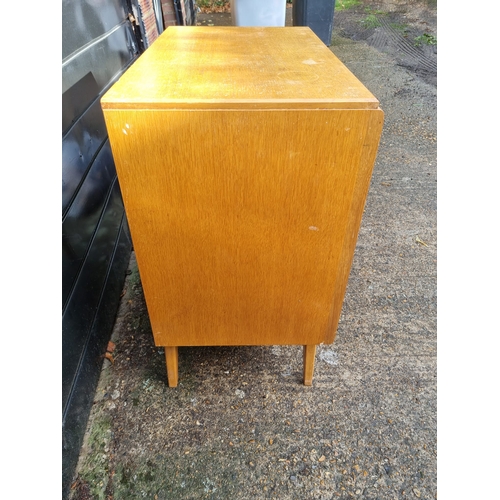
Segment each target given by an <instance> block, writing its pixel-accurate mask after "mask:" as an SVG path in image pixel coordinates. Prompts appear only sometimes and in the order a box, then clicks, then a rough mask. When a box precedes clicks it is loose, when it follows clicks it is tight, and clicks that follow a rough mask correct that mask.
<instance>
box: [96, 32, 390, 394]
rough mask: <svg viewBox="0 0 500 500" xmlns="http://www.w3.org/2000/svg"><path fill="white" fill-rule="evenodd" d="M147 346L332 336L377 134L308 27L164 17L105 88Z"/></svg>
mask: <svg viewBox="0 0 500 500" xmlns="http://www.w3.org/2000/svg"><path fill="white" fill-rule="evenodd" d="M101 105H102V108H103V111H104V115H105V119H106V125H107V128H108V133H109V138H110V142H111V147H112V151H113V155H114V158H115V163H116V168H117V172H118V179H119V182H120V187H121V190H122V195H123V199H124V204H125V209H126V213H127V217H128V221H129V225H130V230H131V235H132V239H133V243H134V250H135V253H136V257H137V263H138V268H139V272H140V276H141V280H142V284H143V288H144V294H145V299H146V303H147V308H148V313H149V316H150V321H151V326H152V329H153V334H154V339H155V342H156V345H158V346H164V347H165V353H166V362H167V372H168V381H169V385H170V386H176V385H177V381H178V375H177V371H178V369H177V355H178V350H177V348H178V346H195V345H196V346H201V345H278V344H288V345H303V346H304V383H305V384H306V385H310V384H311V383H312V378H313V368H314V356H315V349H316V345H318V344H320V343H331V342H333V340H334V337H335V333H336V329H337V323H338V320H339V316H340V313H341V308H342V302H343V298H344V292H345V289H346V285H347V280H348V276H349V272H350V267H351V263H352V258H353V254H354V248H355V245H356V239H357V235H358V230H359V226H360V222H361V216H362V212H363V208H364V204H365V200H366V196H367V193H368V187H369V184H370V178H371V173H372V169H373V164H374V161H375V157H376V152H377V148H378V143H379V139H380V135H381V131H382V124H383V112H382V111H381V110H380V109H379V103H378V101H377V99H376V98H375V97H374V96H373V95H372V94H371V93H370V92H369V91H368V90H367V89H366V88H365V87H364V86H363V85H362V84H361V83H360V82H359V81H358V80H357V79H356V78H355V77H354V75H353V74H352V73H351V72H350V71H349V70H348V69H347V68H346V67H345V66H344V65H343V64H342V63H341V62H340V61H339V60H338V59H337V57H336V56H335V55H334V54H333V53H332V52H331V51H330V50H329V49H328V48H327V47H326V46H325V45H324V44H323V43H322V42H321V41H320V40H319V38H317V37H316V36H315V35H314V34H313V32H312V31H311V30H310V29H309V28H307V27H294V28H241V27H170V28H168V29H167V30H165V32H164V33H163V34H162V35H161V36H160V37H159V38H158V39H157V40H156V41H155V43H154V44H153V45H152V46H151V47H150V48H149V49H148V50H147V51H146V52H145V53H144V54H143V55H142V56H141V57H140V58H139V59H138V61H137V62H136V63H135V64H134V65H133V66H132V67H131V68H129V69H128V71H127V72H125V74H124V75H123V76H122V78H121V79H120V80H119V81H118V82H116V83H115V84H114V85H113V86H112V88H111V89H110V90H109V91H108V92H107V93H106V95H105V96H104V97H103V98H102V101H101Z"/></svg>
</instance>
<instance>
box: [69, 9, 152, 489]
mask: <svg viewBox="0 0 500 500" xmlns="http://www.w3.org/2000/svg"><path fill="white" fill-rule="evenodd" d="M62 7H63V8H62V92H63V94H62V253H63V262H62V266H63V268H62V270H63V272H62V275H63V280H62V354H63V356H62V393H63V400H62V413H63V415H62V431H63V432H62V438H63V498H65V497H66V496H67V493H68V489H69V484H70V481H71V479H72V475H73V473H74V470H75V467H76V463H77V460H78V455H79V451H80V447H81V442H82V438H83V434H84V431H85V427H86V423H87V419H88V415H89V412H90V407H91V404H92V400H93V397H94V391H95V387H96V384H97V381H98V378H99V373H100V369H101V366H102V360H103V354H104V353H105V351H106V345H107V342H108V340H109V336H110V333H111V330H112V327H113V323H114V319H115V315H116V311H117V307H118V304H119V299H120V292H121V289H122V286H123V282H124V278H125V271H126V268H127V265H128V261H129V258H130V252H131V246H132V245H131V240H130V235H129V232H128V227H127V220H126V217H125V213H124V209H123V203H122V198H121V193H120V188H119V185H118V181H117V178H116V172H115V166H114V162H113V156H112V154H111V149H110V146H109V141H108V136H107V132H106V127H105V125H104V119H103V114H102V111H101V107H100V102H99V100H100V97H101V96H102V94H103V93H104V92H105V91H106V90H107V89H108V88H109V87H110V85H111V84H112V83H113V82H114V81H115V80H116V79H117V78H118V77H119V76H120V75H121V74H122V73H123V71H124V70H125V69H126V68H127V67H128V66H129V65H130V64H131V63H132V62H133V61H134V60H135V59H136V58H137V57H138V56H139V55H140V53H141V52H142V50H143V49H144V47H143V45H144V44H146V45H147V40H146V41H144V38H145V37H144V33H143V32H142V33H141V27H142V28H143V26H144V24H142V25H141V23H140V22H139V21H140V14H141V13H140V12H137V10H138V9H137V8H135V9H132V4H131V3H129V1H128V0H63V4H62ZM133 10H135V11H136V12H135V16H134V12H133ZM142 31H143V30H142Z"/></svg>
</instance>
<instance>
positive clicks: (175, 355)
mask: <svg viewBox="0 0 500 500" xmlns="http://www.w3.org/2000/svg"><path fill="white" fill-rule="evenodd" d="M165 362H166V365H167V379H168V386H169V387H177V384H178V383H179V349H178V347H165Z"/></svg>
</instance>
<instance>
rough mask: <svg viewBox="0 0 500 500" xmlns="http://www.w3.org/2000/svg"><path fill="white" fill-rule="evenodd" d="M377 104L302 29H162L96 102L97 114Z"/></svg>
mask: <svg viewBox="0 0 500 500" xmlns="http://www.w3.org/2000/svg"><path fill="white" fill-rule="evenodd" d="M378 104H379V103H378V100H377V99H376V98H375V97H374V96H373V95H372V94H371V92H370V91H369V90H368V89H367V88H366V87H365V86H364V85H363V84H362V83H361V82H360V81H359V80H358V79H357V78H356V77H355V76H354V75H353V74H352V73H351V72H350V71H349V70H348V69H347V68H346V67H345V66H344V65H343V64H342V62H341V61H340V60H339V59H338V58H337V57H336V56H335V55H334V54H333V53H332V51H331V50H330V49H329V48H328V47H327V46H326V45H325V44H324V43H323V42H322V41H321V40H320V39H319V38H318V37H317V36H316V35H315V34H314V33H313V32H312V31H311V29H310V28H308V27H286V28H281V27H279V28H269V27H256V28H247V27H212V26H210V27H204V26H173V27H169V28H168V29H166V30H165V31H164V32H163V33H162V34H161V35H160V36H159V37H158V38H157V40H156V41H155V42H154V43H153V44H152V45H151V47H149V48H148V49H147V50H146V51H145V52H144V53H143V54H142V55H141V56H140V57H139V59H138V60H137V61H136V62H135V63H134V64H133V65H132V66H131V67H130V68H129V69H128V70H127V71H126V72H125V73H124V74H123V75H122V77H121V78H120V79H119V80H118V81H117V82H116V83H115V84H114V85H113V86H112V87H111V88H110V90H109V91H108V92H107V93H106V94H105V95H104V96H103V98H102V99H101V105H102V107H103V108H105V109H205V108H219V109H221V108H227V109H242V108H249V109H265V108H270V109H280V108H281V109H296V108H303V109H329V108H331V109H376V108H378Z"/></svg>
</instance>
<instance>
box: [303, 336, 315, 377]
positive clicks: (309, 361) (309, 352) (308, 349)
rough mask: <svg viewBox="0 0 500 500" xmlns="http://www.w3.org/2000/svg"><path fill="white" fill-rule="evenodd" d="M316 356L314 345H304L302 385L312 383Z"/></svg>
mask: <svg viewBox="0 0 500 500" xmlns="http://www.w3.org/2000/svg"><path fill="white" fill-rule="evenodd" d="M315 356H316V346H315V345H305V346H304V385H312V380H313V373H314V357H315Z"/></svg>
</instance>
